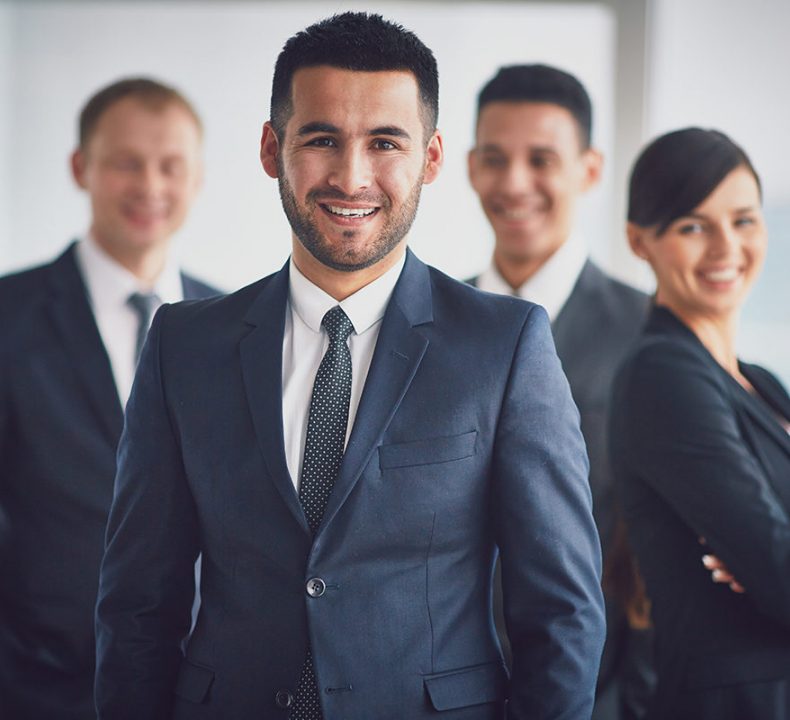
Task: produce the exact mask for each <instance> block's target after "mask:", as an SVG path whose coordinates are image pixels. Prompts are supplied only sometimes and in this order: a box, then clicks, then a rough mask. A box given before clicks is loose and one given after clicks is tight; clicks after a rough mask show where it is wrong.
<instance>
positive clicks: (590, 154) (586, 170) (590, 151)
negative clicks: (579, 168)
mask: <svg viewBox="0 0 790 720" xmlns="http://www.w3.org/2000/svg"><path fill="white" fill-rule="evenodd" d="M582 165H583V177H582V190H583V191H587V190H589V189H590V188H592V187H595V186H596V185H597V184H598V183H599V182H600V180H601V175H602V174H603V155H602V154H601V153H600V152H599V151H598V150H596V149H595V148H587V149H586V150H585V151H584V152H583V153H582Z"/></svg>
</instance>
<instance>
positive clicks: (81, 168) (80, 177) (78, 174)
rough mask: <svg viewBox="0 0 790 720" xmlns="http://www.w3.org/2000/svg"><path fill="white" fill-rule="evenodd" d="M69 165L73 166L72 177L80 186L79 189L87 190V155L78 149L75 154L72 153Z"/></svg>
mask: <svg viewBox="0 0 790 720" xmlns="http://www.w3.org/2000/svg"><path fill="white" fill-rule="evenodd" d="M69 164H70V166H71V176H72V177H73V178H74V182H75V183H77V185H79V187H81V188H82V189H83V190H85V188H86V183H85V168H86V166H87V163H86V161H85V153H84V152H83V151H82V150H81V149H80V148H77V149H76V150H75V151H74V152H73V153H71V157H70V158H69Z"/></svg>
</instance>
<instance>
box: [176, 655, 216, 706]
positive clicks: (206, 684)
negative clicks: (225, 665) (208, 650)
mask: <svg viewBox="0 0 790 720" xmlns="http://www.w3.org/2000/svg"><path fill="white" fill-rule="evenodd" d="M213 682H214V671H213V670H209V668H206V667H201V666H200V665H195V664H194V663H191V662H189V660H183V661H182V662H181V667H180V668H179V670H178V680H177V681H176V687H175V690H174V692H175V694H176V695H178V697H180V698H183V699H184V700H189V701H190V702H193V703H199V702H203V700H205V698H206V695H208V691H209V688H210V687H211V683H213Z"/></svg>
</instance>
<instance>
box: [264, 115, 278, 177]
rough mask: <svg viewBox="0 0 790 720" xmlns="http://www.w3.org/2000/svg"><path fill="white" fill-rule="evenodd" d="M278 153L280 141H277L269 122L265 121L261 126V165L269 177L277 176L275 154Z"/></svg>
mask: <svg viewBox="0 0 790 720" xmlns="http://www.w3.org/2000/svg"><path fill="white" fill-rule="evenodd" d="M279 152H280V141H279V140H278V139H277V133H276V132H274V128H273V127H272V124H271V122H269V121H268V120H267V121H266V122H265V123H264V124H263V134H262V135H261V165H263V170H264V172H265V173H266V174H267V175H268V176H269V177H272V178H276V177H278V176H279V172H278V169H277V154H278V153H279Z"/></svg>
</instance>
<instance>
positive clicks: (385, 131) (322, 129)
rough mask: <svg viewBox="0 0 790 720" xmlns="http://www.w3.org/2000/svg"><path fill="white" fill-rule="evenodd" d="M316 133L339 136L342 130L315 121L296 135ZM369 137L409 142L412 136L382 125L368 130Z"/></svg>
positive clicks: (400, 129) (399, 129)
mask: <svg viewBox="0 0 790 720" xmlns="http://www.w3.org/2000/svg"><path fill="white" fill-rule="evenodd" d="M315 133H327V134H330V135H339V134H340V128H339V127H337V125H332V123H328V122H321V121H315V122H309V123H307V124H305V125H302V127H300V128H299V129H298V130H297V131H296V134H297V135H299V136H300V137H302V136H304V135H313V134H315ZM368 135H369V136H371V137H372V136H376V135H389V136H390V137H399V138H405V139H407V140H410V139H411V135H409V133H407V132H406V131H405V130H404V129H403V128H400V127H398V126H397V125H382V126H381V127H375V128H372V129H371V130H368Z"/></svg>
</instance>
